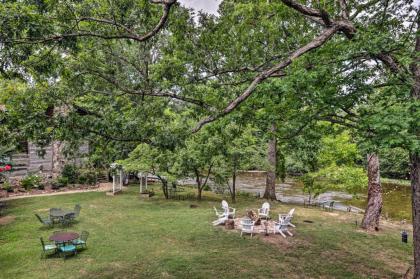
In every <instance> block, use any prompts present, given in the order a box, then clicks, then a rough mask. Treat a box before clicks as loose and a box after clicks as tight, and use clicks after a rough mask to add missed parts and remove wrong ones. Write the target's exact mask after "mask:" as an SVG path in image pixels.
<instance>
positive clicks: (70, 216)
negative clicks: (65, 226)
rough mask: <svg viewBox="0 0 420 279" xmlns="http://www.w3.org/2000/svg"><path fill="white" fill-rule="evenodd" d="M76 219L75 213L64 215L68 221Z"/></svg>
mask: <svg viewBox="0 0 420 279" xmlns="http://www.w3.org/2000/svg"><path fill="white" fill-rule="evenodd" d="M74 217H75V214H74V213H73V212H71V213H66V215H64V219H66V220H69V219H73V218H74Z"/></svg>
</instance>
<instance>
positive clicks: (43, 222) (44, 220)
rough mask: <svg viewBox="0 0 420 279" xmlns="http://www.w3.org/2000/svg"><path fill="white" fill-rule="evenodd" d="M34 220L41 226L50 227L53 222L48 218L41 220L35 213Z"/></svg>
mask: <svg viewBox="0 0 420 279" xmlns="http://www.w3.org/2000/svg"><path fill="white" fill-rule="evenodd" d="M35 216H36V218H38V220H39V222H41V223H42V224H43V225H45V226H48V227H51V226H52V225H53V222H52V221H51V219H50V218H42V217H41V216H39V215H38V214H36V213H35Z"/></svg>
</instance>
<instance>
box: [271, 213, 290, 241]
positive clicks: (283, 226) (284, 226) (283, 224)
mask: <svg viewBox="0 0 420 279" xmlns="http://www.w3.org/2000/svg"><path fill="white" fill-rule="evenodd" d="M287 218H290V216H289V217H285V218H279V222H276V225H275V227H274V228H275V230H274V233H279V234H281V236H283V237H284V238H286V235H285V233H287V234H288V235H290V236H293V234H292V233H291V232H289V229H288V223H287V222H288V221H287Z"/></svg>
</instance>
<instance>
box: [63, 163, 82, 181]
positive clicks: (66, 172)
mask: <svg viewBox="0 0 420 279" xmlns="http://www.w3.org/2000/svg"><path fill="white" fill-rule="evenodd" d="M61 176H62V177H66V178H67V180H68V183H70V184H75V183H77V182H78V178H79V171H78V169H77V167H76V166H74V165H65V166H64V167H63V170H62V171H61Z"/></svg>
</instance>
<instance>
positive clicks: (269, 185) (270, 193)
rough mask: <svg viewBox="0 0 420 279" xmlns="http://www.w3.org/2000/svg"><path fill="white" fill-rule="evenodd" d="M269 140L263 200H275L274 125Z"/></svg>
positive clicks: (275, 143)
mask: <svg viewBox="0 0 420 279" xmlns="http://www.w3.org/2000/svg"><path fill="white" fill-rule="evenodd" d="M270 130H271V131H270V132H271V139H270V140H269V142H268V150H267V159H268V164H269V169H268V170H267V179H266V183H265V192H264V198H265V199H270V200H276V167H277V139H276V134H275V132H276V125H275V124H272V125H271V129H270Z"/></svg>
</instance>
